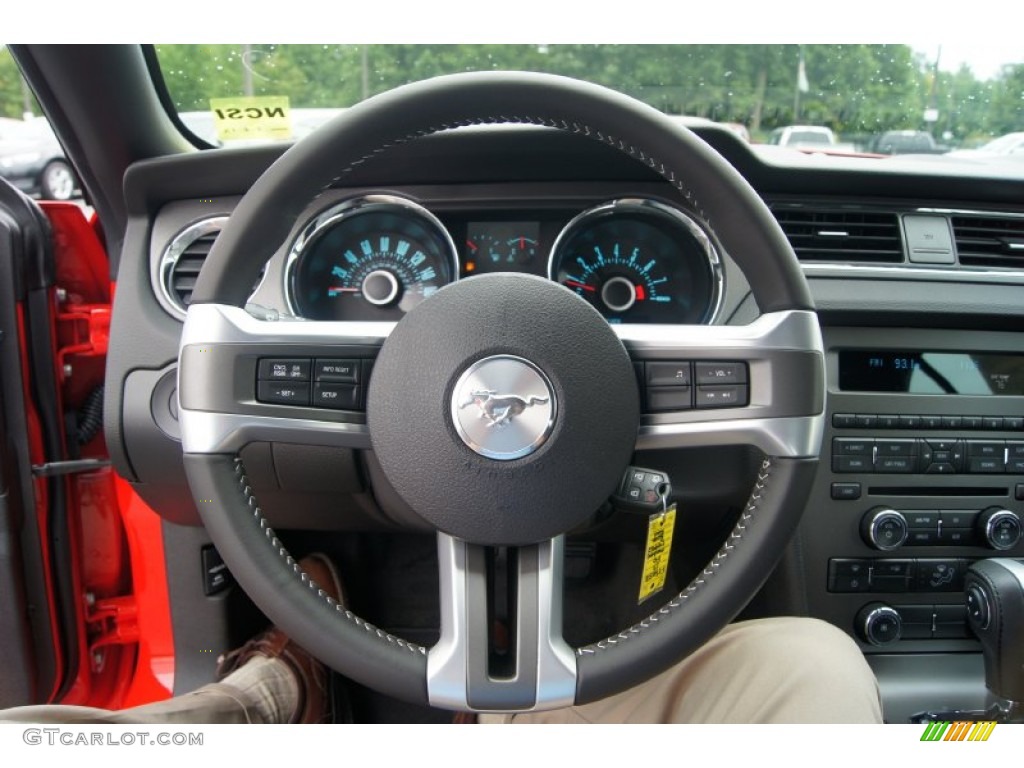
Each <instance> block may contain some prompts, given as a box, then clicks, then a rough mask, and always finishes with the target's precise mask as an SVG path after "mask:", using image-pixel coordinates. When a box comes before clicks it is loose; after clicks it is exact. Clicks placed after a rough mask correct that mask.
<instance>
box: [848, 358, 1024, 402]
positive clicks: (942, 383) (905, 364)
mask: <svg viewBox="0 0 1024 768" xmlns="http://www.w3.org/2000/svg"><path fill="white" fill-rule="evenodd" d="M839 389H840V390H842V391H844V392H903V393H907V394H913V395H1008V396H1012V395H1024V354H1022V355H1017V354H1002V353H1001V354H997V353H990V352H921V351H905V352H900V351H894V350H884V351H882V350H865V349H843V350H840V351H839Z"/></svg>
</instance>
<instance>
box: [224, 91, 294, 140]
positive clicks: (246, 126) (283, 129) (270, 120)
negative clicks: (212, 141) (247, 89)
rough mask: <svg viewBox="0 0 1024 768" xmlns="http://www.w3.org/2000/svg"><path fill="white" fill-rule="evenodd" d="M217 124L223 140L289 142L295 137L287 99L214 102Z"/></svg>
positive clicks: (270, 98)
mask: <svg viewBox="0 0 1024 768" xmlns="http://www.w3.org/2000/svg"><path fill="white" fill-rule="evenodd" d="M210 111H211V112H213V124H214V127H215V128H216V129H217V138H218V139H220V140H221V141H225V142H226V141H238V140H239V139H249V140H252V139H261V140H267V139H270V140H275V141H276V140H285V141H287V140H288V139H290V138H291V137H292V116H291V110H290V109H289V108H288V97H287V96H238V97H235V98H227V99H210Z"/></svg>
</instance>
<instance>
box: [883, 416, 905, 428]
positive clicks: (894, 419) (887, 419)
mask: <svg viewBox="0 0 1024 768" xmlns="http://www.w3.org/2000/svg"><path fill="white" fill-rule="evenodd" d="M878 426H879V428H881V429H899V426H900V417H899V416H896V415H895V414H884V415H883V414H879V415H878Z"/></svg>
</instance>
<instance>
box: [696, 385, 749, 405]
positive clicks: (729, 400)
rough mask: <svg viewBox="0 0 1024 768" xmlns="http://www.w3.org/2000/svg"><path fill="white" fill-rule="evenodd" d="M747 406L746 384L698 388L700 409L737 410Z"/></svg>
mask: <svg viewBox="0 0 1024 768" xmlns="http://www.w3.org/2000/svg"><path fill="white" fill-rule="evenodd" d="M746 404H747V387H746V385H745V384H728V385H726V386H722V387H711V386H698V387H697V407H698V408H735V407H737V406H741V405H746Z"/></svg>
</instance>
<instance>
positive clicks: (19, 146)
mask: <svg viewBox="0 0 1024 768" xmlns="http://www.w3.org/2000/svg"><path fill="white" fill-rule="evenodd" d="M0 177H2V178H4V179H6V180H7V181H8V182H10V183H11V184H13V185H14V186H15V187H17V188H18V189H20V190H22V191H23V192H25V193H26V194H29V195H31V196H33V197H37V198H41V199H44V200H75V199H78V198H79V197H81V191H80V184H79V182H78V178H77V177H76V176H75V172H74V169H73V168H72V166H71V163H70V162H69V161H68V159H67V157H66V156H65V155H64V150H63V149H62V148H61V146H60V142H58V141H57V137H56V136H55V135H54V133H53V131H52V130H51V129H50V124H49V123H48V122H47V120H46V118H45V117H43V116H42V111H41V110H40V109H39V105H38V104H37V103H36V100H35V97H34V96H33V95H32V91H31V90H29V87H28V84H27V83H26V82H25V80H24V78H23V77H22V76H21V72H20V71H19V70H18V66H17V64H15V63H14V59H13V58H11V53H10V51H9V50H8V49H7V46H0Z"/></svg>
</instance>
